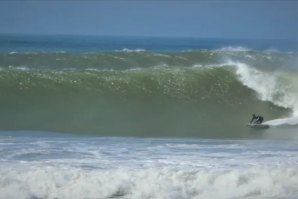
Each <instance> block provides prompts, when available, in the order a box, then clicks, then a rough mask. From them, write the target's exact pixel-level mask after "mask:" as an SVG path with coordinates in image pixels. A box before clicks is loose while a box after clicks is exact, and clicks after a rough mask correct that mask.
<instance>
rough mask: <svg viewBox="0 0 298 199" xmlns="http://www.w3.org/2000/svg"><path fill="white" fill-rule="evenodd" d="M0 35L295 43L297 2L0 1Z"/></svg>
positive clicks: (282, 0) (159, 0) (223, 0)
mask: <svg viewBox="0 0 298 199" xmlns="http://www.w3.org/2000/svg"><path fill="white" fill-rule="evenodd" d="M0 33H25V34H74V35H81V34H83V35H123V36H170V37H177V36H178V37H209V38H210V37H212V38H214V37H215V38H261V39H262V38H269V39H272V38H277V39H296V40H298V1H296V0H197V1H195V0H193V1H190V0H153V1H152V0H151V1H150V0H139V1H138V0H135V1H128V0H122V1H117V0H109V1H104V0H98V1H96V0H92V1H88V0H52V1H51V0H35V1H30V0H22V1H21V0H1V1H0Z"/></svg>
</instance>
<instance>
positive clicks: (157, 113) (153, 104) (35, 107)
mask: <svg viewBox="0 0 298 199" xmlns="http://www.w3.org/2000/svg"><path fill="white" fill-rule="evenodd" d="M229 64H230V65H228V64H227V65H224V64H221V65H217V66H216V65H213V66H208V67H158V68H156V67H155V68H139V69H137V70H78V69H71V70H45V69H42V70H41V69H38V70H37V69H26V70H23V69H22V70H20V69H15V68H10V69H3V70H2V71H0V85H1V87H0V92H1V99H0V107H1V113H0V119H1V120H0V125H1V128H2V129H8V130H42V131H61V132H72V133H75V132H77V133H89V134H90V133H91V134H98V135H114V136H123V135H130V136H201V137H223V138H224V137H239V136H240V137H247V136H249V132H248V130H247V128H246V127H245V124H246V123H247V122H248V121H249V117H250V115H251V113H252V112H259V113H262V114H263V115H264V116H265V118H266V119H268V120H269V119H274V118H280V117H281V116H286V115H289V114H291V112H292V111H293V106H291V104H289V103H288V101H287V100H286V99H287V98H288V96H291V95H292V93H291V92H290V90H288V91H287V92H281V91H280V90H279V89H277V88H279V87H278V86H275V87H274V88H276V89H272V90H271V92H269V94H270V95H269V94H268V93H266V92H267V90H263V89H259V88H255V87H253V86H251V85H250V84H249V82H250V81H253V82H254V81H256V80H255V79H253V78H256V77H255V71H254V70H255V69H253V68H249V67H248V66H245V67H248V71H249V72H251V71H252V73H251V74H252V77H250V76H245V77H246V78H243V77H244V75H245V74H246V73H247V68H245V67H243V65H241V64H234V65H232V64H231V63H229ZM244 69H246V70H244ZM264 74H265V72H264ZM247 77H249V78H247ZM257 77H259V78H261V79H263V80H265V82H266V81H269V80H267V79H264V77H263V76H257ZM269 77H270V78H271V76H269ZM250 78H252V79H250ZM270 78H269V79H270ZM264 86H265V85H264ZM280 86H283V85H280ZM262 92H264V93H262ZM256 93H257V94H258V95H256ZM260 96H261V97H260ZM262 96H267V97H262ZM283 100H284V101H283Z"/></svg>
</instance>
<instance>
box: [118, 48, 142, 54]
mask: <svg viewBox="0 0 298 199" xmlns="http://www.w3.org/2000/svg"><path fill="white" fill-rule="evenodd" d="M145 51H146V50H145V49H141V48H137V49H128V48H123V49H122V50H116V52H128V53H132V52H137V53H140V52H145Z"/></svg>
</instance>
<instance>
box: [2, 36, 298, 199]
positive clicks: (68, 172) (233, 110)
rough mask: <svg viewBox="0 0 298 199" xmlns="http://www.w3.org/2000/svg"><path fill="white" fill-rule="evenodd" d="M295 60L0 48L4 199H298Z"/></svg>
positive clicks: (44, 41)
mask: <svg viewBox="0 0 298 199" xmlns="http://www.w3.org/2000/svg"><path fill="white" fill-rule="evenodd" d="M297 47H298V45H297V42H296V43H295V42H289V41H253V40H220V39H181V38H180V39H175V38H171V39H169V38H168V39H165V38H110V37H73V36H69V37H68V36H16V35H14V36H7V35H6V36H0V198H12V199H19V198H24V199H37V198H38V199H43V198H49V199H57V198H58V199H60V198H61V199H62V198H63V199H64V198H66V199H68V198H75V199H76V198H78V199H81V198H86V199H98V198H125V199H141V198H142V199H143V198H144V199H146V198H148V199H149V198H157V199H184V198H185V199H192V198H194V199H210V198H212V199H217V198H218V199H219V198H220V199H231V198H248V199H249V198H262V199H265V198H266V199H268V198H270V199H272V198H287V199H289V198H297V196H298V189H297V187H298V180H297V179H298V170H297V165H298V159H297V151H298V148H297V142H298V134H297V132H298V131H297V128H298V86H297V85H298V70H297V69H298V68H297V64H298V53H297V52H298V48H297ZM252 113H256V114H260V115H262V116H263V117H264V118H265V122H264V123H265V124H267V125H269V127H270V128H268V129H251V128H248V127H247V126H246V124H247V123H248V122H249V121H250V119H251V114H252ZM53 132H56V133H53ZM206 138H207V139H206ZM211 138H212V139H211Z"/></svg>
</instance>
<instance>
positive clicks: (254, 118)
mask: <svg viewBox="0 0 298 199" xmlns="http://www.w3.org/2000/svg"><path fill="white" fill-rule="evenodd" d="M263 120H264V118H263V117H262V116H260V115H257V116H256V115H253V116H252V119H251V121H250V123H252V122H253V123H255V124H262V122H263Z"/></svg>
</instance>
